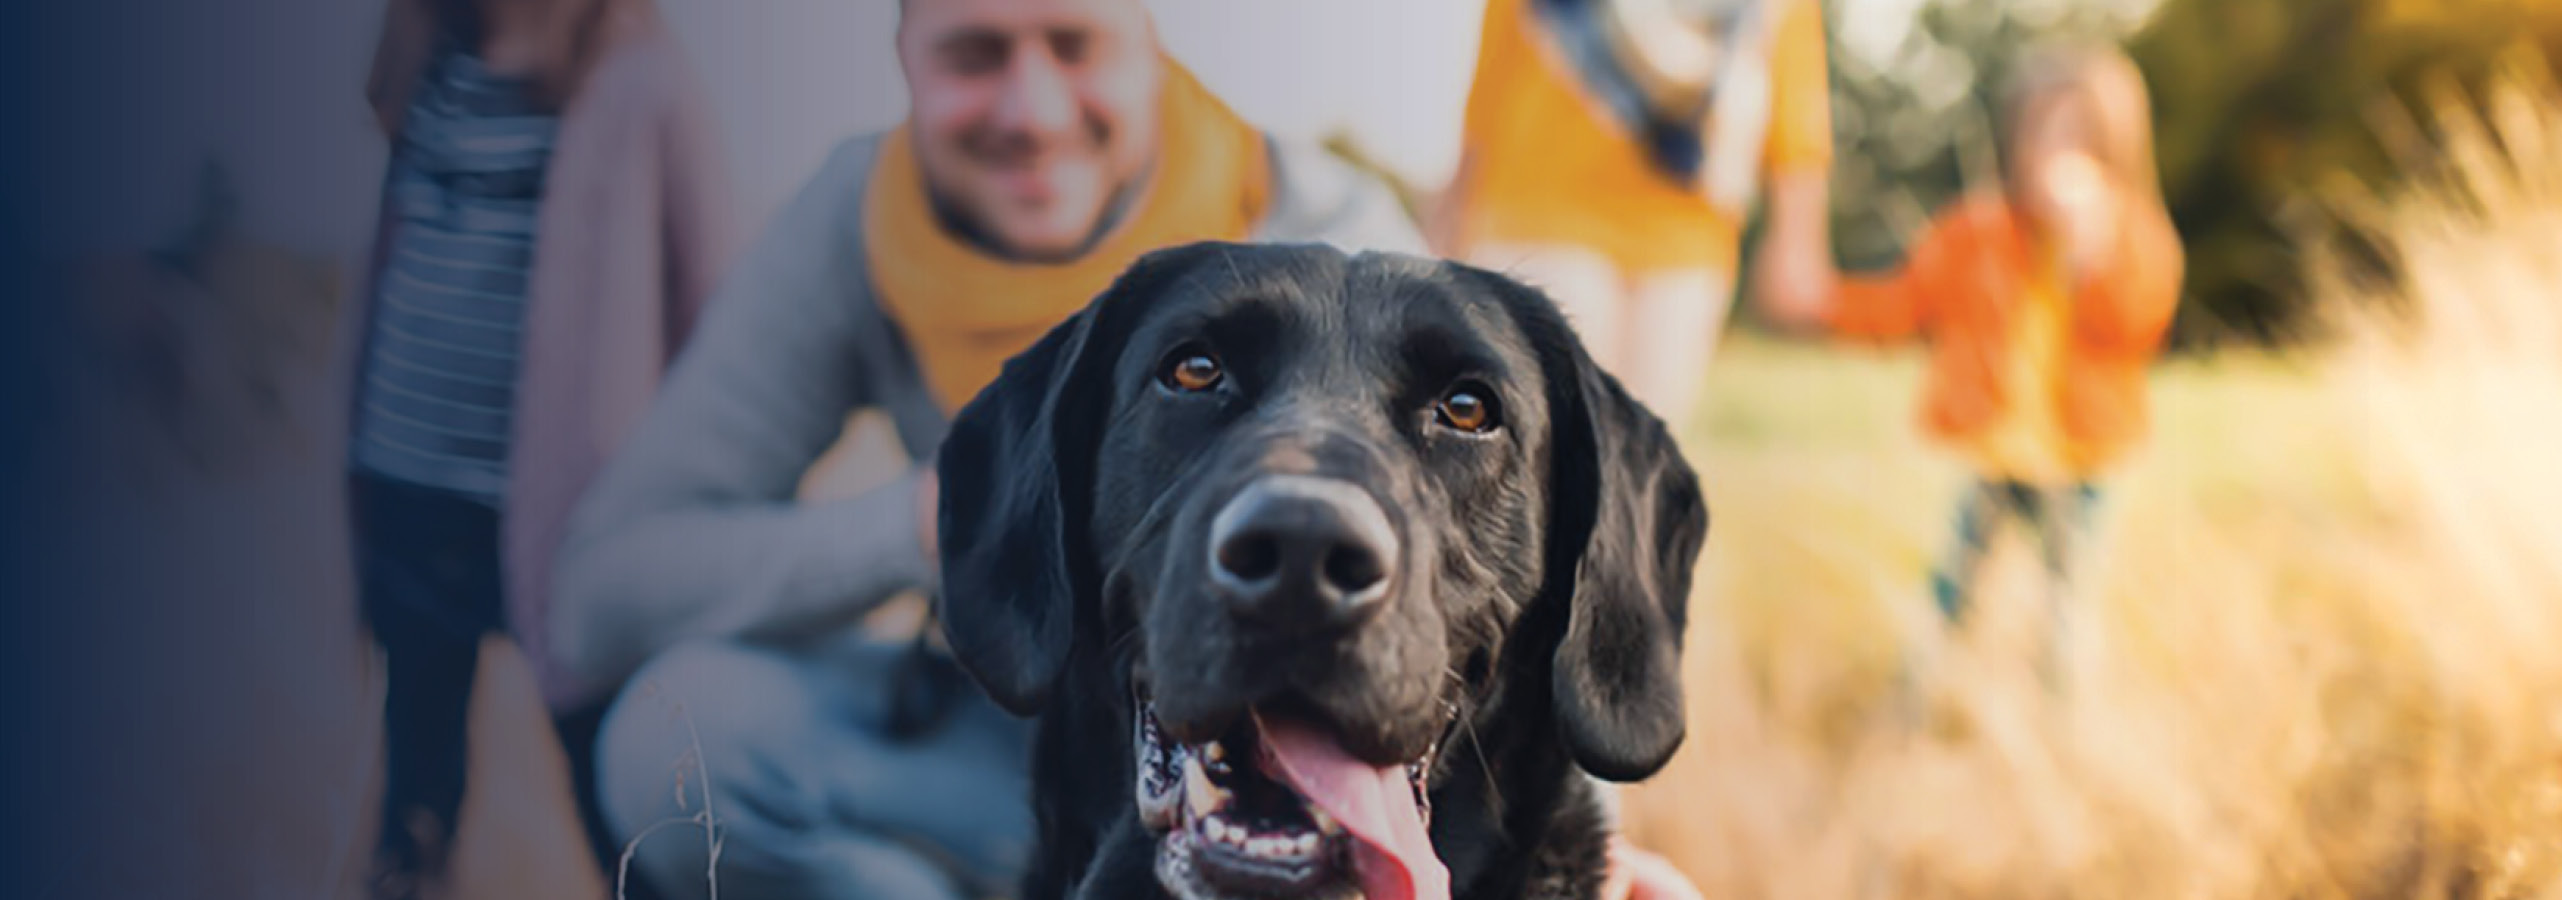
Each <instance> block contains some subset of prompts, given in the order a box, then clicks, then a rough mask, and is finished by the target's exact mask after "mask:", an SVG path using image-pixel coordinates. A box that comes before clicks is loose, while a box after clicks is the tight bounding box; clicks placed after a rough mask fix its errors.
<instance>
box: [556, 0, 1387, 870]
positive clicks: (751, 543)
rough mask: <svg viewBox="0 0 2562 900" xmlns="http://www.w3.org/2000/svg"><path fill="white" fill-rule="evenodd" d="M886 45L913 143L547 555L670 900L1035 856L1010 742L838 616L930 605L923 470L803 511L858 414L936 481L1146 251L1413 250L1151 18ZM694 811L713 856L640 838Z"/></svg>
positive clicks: (1137, 12)
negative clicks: (1010, 383)
mask: <svg viewBox="0 0 2562 900" xmlns="http://www.w3.org/2000/svg"><path fill="white" fill-rule="evenodd" d="M897 41H898V53H899V59H900V62H901V65H902V67H903V69H904V71H905V74H906V79H907V85H908V92H909V98H910V100H911V106H910V113H909V117H908V120H907V121H906V122H905V123H904V124H902V125H901V126H899V127H898V128H896V129H895V130H893V131H891V132H889V133H888V134H885V135H878V136H871V137H863V138H857V139H854V140H851V141H848V142H847V143H846V144H844V145H843V146H842V147H840V148H839V149H838V150H837V151H836V152H835V153H834V155H833V156H832V157H831V158H830V159H829V160H828V161H827V162H826V164H825V165H824V166H823V167H822V169H821V170H820V171H819V173H818V174H817V175H816V177H814V178H813V179H812V180H811V181H810V183H809V184H808V185H807V186H806V187H805V188H804V189H803V190H802V192H801V194H800V196H799V197H798V198H797V199H796V200H795V201H794V202H793V203H791V204H790V205H789V207H788V208H787V209H786V210H785V211H784V212H783V213H782V215H781V217H780V219H779V220H778V221H776V222H775V223H773V225H772V226H771V228H770V230H769V232H768V233H767V234H766V235H765V237H764V239H763V240H762V242H761V243H760V244H758V245H757V246H756V247H754V248H753V249H752V250H751V251H750V252H749V253H748V254H747V255H746V256H745V257H744V258H743V259H741V260H740V262H739V264H738V265H737V266H736V268H735V269H733V270H732V272H731V275H730V277H729V279H728V280H727V281H725V282H724V283H723V285H722V286H721V288H720V291H719V293H720V296H719V297H718V299H717V300H716V302H715V303H714V304H712V306H711V309H712V312H711V313H710V315H709V316H707V318H706V319H705V321H704V323H703V325H702V328H701V329H700V331H699V332H698V334H697V335H696V337H695V338H694V342H693V344H692V345H691V347H690V348H689V349H688V350H687V352H686V354H685V355H684V356H683V357H682V358H680V359H679V360H678V362H677V364H676V366H675V367H674V369H673V370H672V371H671V372H670V374H669V376H668V380H667V382H666V386H665V389H664V391H663V393H662V394H661V395H660V397H659V400H658V402H657V405H656V406H655V407H654V408H652V409H651V410H650V411H649V412H648V414H647V415H646V416H645V417H644V418H643V421H642V423H641V425H640V426H639V428H638V430H637V431H636V432H635V433H634V435H633V437H632V439H631V441H630V443H629V444H628V445H627V448H626V450H625V451H624V452H622V453H621V454H620V455H619V456H618V457H617V458H616V459H615V460H614V461H613V462H612V464H610V465H609V466H608V467H607V469H606V471H605V472H604V473H603V475H602V476H600V478H599V480H598V482H597V484H596V487H595V488H594V490H593V491H592V492H591V493H590V494H589V496H588V497H587V499H586V500H585V502H584V503H583V504H582V506H581V507H580V509H579V511H578V513H577V516H576V518H575V519H574V520H573V522H572V525H571V535H570V539H569V541H568V543H567V544H566V546H565V550H564V556H563V557H562V559H561V577H560V581H559V593H558V598H557V601H556V604H555V607H554V609H555V615H554V617H553V626H554V631H553V635H554V637H555V638H556V640H555V644H554V647H553V650H554V652H555V653H557V654H558V656H559V658H560V659H561V660H563V661H564V662H565V663H566V664H567V665H569V666H571V667H572V668H573V669H574V670H576V672H577V674H579V675H581V676H582V677H586V678H590V679H597V680H611V681H627V683H628V685H629V686H628V687H627V688H625V690H624V692H623V694H622V696H621V697H620V698H619V699H618V700H617V701H616V705H615V707H614V709H613V710H612V711H611V712H610V713H609V714H608V716H607V721H606V723H605V726H604V730H603V735H602V737H601V738H600V747H599V750H598V756H599V761H598V766H599V780H600V782H601V793H602V794H603V803H604V805H605V808H606V812H607V816H608V819H609V820H610V822H611V824H612V826H613V827H614V829H615V831H616V832H617V833H618V835H619V836H620V837H622V838H624V839H626V840H631V841H634V842H635V847H636V849H635V851H634V857H633V859H634V863H635V865H634V866H633V868H634V869H635V870H636V871H635V873H634V876H635V877H638V878H645V879H646V880H648V881H649V882H651V883H652V886H654V887H657V888H659V889H660V890H662V891H664V892H667V893H670V894H672V895H674V896H698V895H703V894H706V893H708V888H709V886H710V884H711V883H712V881H713V880H714V879H717V882H718V885H719V893H721V894H722V895H725V896H729V897H746V898H754V897H764V896H793V897H832V898H861V897H883V898H901V900H909V898H935V897H950V898H958V897H963V896H971V897H981V896H988V895H991V894H998V893H1004V892H1007V891H1010V890H1011V889H1012V887H1013V884H1014V881H1015V879H1016V877H1017V875H1018V872H1019V867H1020V866H1021V864H1022V862H1023V860H1024V859H1025V857H1026V855H1027V849H1028V848H1027V844H1028V842H1029V840H1030V837H1031V834H1032V824H1031V821H1030V819H1031V811H1030V808H1029V805H1028V781H1029V779H1028V773H1027V772H1026V771H1025V763H1026V759H1027V756H1028V744H1029V727H1028V725H1027V724H1026V723H1022V722H1019V721H1017V720H1014V719H1012V718H1010V717H1008V716H1007V715H1006V714H1004V713H1003V712H1002V711H1000V710H998V709H997V708H996V707H995V706H994V705H992V704H991V703H990V702H989V701H987V700H986V699H984V698H983V697H982V696H980V694H979V693H978V691H977V690H976V688H975V686H973V685H971V684H969V683H968V682H967V681H966V677H965V676H963V675H961V674H959V673H958V670H957V669H956V668H954V667H952V666H951V665H950V664H949V663H948V661H946V660H945V658H944V657H942V656H941V655H940V654H939V653H936V652H934V651H932V650H930V649H926V648H928V647H930V646H931V642H930V641H915V642H906V643H895V644H892V643H882V642H880V641H879V640H878V639H876V638H873V637H871V636H870V634H869V633H868V632H867V631H866V630H865V629H864V628H863V627H861V626H860V625H859V624H858V622H859V621H860V620H861V619H862V618H863V617H864V616H865V615H866V614H867V613H869V612H871V611H872V610H873V609H874V608H875V607H877V606H879V605H880V604H881V603H882V602H883V601H885V600H887V599H889V598H890V597H892V596H894V595H897V594H900V593H903V592H907V591H912V590H930V589H932V587H933V585H934V583H935V548H934V528H935V481H934V476H933V473H932V472H931V471H930V470H926V469H924V468H922V467H920V468H919V469H917V470H916V471H914V472H913V473H911V474H909V475H907V476H906V477H904V478H901V479H899V480H897V481H895V482H894V483H892V484H889V485H887V486H885V487H881V488H878V489H876V490H872V491H870V492H869V493H864V494H860V495H858V496H854V497H851V498H849V499H843V500H837V501H828V502H812V503H807V504H799V503H795V502H794V499H793V497H794V491H795V487H796V486H797V485H798V484H799V483H800V481H801V479H802V477H803V476H804V474H805V473H806V472H807V471H808V470H809V468H810V467H811V464H812V462H813V461H814V460H817V459H819V458H820V456H821V454H822V453H823V452H824V451H826V450H827V449H828V447H829V446H830V444H831V443H832V442H834V441H835V440H836V439H837V437H838V435H839V432H840V430H841V426H842V424H843V423H844V422H845V421H846V419H847V417H848V415H849V413H851V412H853V411H856V410H863V409H875V410H879V411H881V412H884V413H886V414H887V417H888V418H889V419H890V420H891V421H892V422H894V423H895V425H896V427H897V431H898V436H899V440H900V443H901V444H902V445H903V449H904V450H905V452H906V453H907V455H908V457H909V458H910V459H913V460H920V461H923V460H931V459H932V455H933V454H932V451H933V449H934V447H935V445H936V443H937V442H938V441H939V440H940V438H941V436H942V434H943V430H944V428H945V425H946V418H947V417H948V416H949V415H950V414H951V413H953V412H954V411H956V410H957V409H958V408H959V406H960V405H961V404H962V403H964V402H965V401H967V400H968V399H969V398H970V397H971V396H972V395H973V394H974V393H976V392H977V391H978V390H979V388H980V387H982V386H983V385H985V384H986V383H987V382H988V381H990V380H992V379H993V378H994V377H995V375H996V373H997V371H998V368H999V366H1000V365H1001V363H1002V362H1003V361H1004V360H1005V359H1006V358H1007V357H1008V356H1010V355H1012V354H1014V353H1016V352H1018V351H1020V350H1022V349H1024V348H1026V347H1028V346H1030V345H1031V343H1032V342H1033V341H1034V340H1035V339H1037V338H1038V337H1039V336H1040V335H1041V334H1042V333H1043V332H1045V331H1047V330H1048V329H1049V328H1050V327H1052V326H1053V325H1055V324H1057V323H1058V322H1060V321H1063V320H1064V319H1066V317H1067V316H1068V315H1070V314H1071V313H1073V312H1074V311H1075V310H1076V309H1078V308H1080V307H1082V306H1083V305H1084V304H1085V303H1086V302H1087V301H1088V300H1089V299H1091V298H1092V297H1093V296H1094V295H1095V294H1097V293H1099V292H1100V291H1101V290H1102V289H1103V287H1104V286H1105V285H1106V284H1107V283H1108V282H1109V280H1110V279H1111V278H1113V277H1114V276H1115V275H1117V274H1118V273H1119V272H1120V271H1121V270H1122V269H1123V268H1124V267H1126V266H1127V265H1128V264H1129V263H1131V262H1132V261H1134V260H1135V259H1136V258H1137V257H1138V256H1139V255H1140V254H1142V253H1144V252H1146V251H1149V250H1152V249H1155V248H1158V247H1162V246H1167V245H1172V244H1179V243H1186V242H1190V241H1194V240H1202V239H1213V238H1217V239H1232V240H1234V239H1271V240H1289V241H1327V242H1332V243H1336V244H1338V245H1341V246H1345V247H1347V248H1375V249H1394V250H1413V249H1417V248H1418V247H1419V246H1420V243H1421V242H1420V240H1419V238H1418V237H1417V236H1416V235H1415V233H1414V231H1413V229H1412V226H1411V225H1410V224H1409V223H1408V222H1407V221H1406V220H1405V219H1404V218H1403V216H1402V214H1401V212H1400V210H1399V209H1398V208H1397V206H1396V204H1395V202H1394V201H1393V199H1392V197H1391V196H1390V195H1389V194H1388V193H1387V192H1386V191H1385V190H1384V189H1383V188H1382V187H1381V186H1379V185H1377V184H1375V183H1373V182H1369V181H1366V180H1363V179H1361V178H1359V177H1358V176H1356V175H1354V174H1353V173H1352V171H1351V170H1350V169H1348V168H1347V167H1345V166H1343V165H1342V164H1340V163H1338V162H1336V161H1334V160H1332V159H1331V158H1329V157H1327V156H1325V155H1323V154H1322V153H1321V152H1317V151H1313V150H1306V149H1300V148H1296V147H1288V146H1283V145H1281V144H1278V143H1276V142H1274V141H1271V140H1269V139H1267V138H1266V137H1265V136H1263V135H1262V134H1261V133H1259V132H1257V131H1256V130H1255V129H1254V128H1253V127H1251V126H1249V125H1248V124H1246V123H1245V122H1244V121H1243V120H1241V119H1239V118H1238V117H1237V116H1236V115H1235V114H1234V113H1233V112H1231V111H1230V110H1229V109H1228V108H1227V107H1225V106H1224V105H1222V104H1221V103H1220V102H1219V101H1218V100H1217V99H1216V98H1214V97H1212V96H1211V95H1210V93H1209V92H1208V91H1207V90H1205V89H1204V88H1203V87H1202V86H1201V85H1200V84H1199V83H1198V82H1196V81H1195V80H1194V79H1193V78H1192V76H1191V75H1190V74H1188V73H1186V72H1185V71H1184V70H1183V69H1182V68H1181V67H1180V66H1177V65H1175V64H1174V63H1172V62H1171V61H1169V60H1168V59H1167V58H1166V57H1165V55H1164V53H1163V51H1162V49H1161V48H1160V46H1159V45H1158V42H1157V38H1156V34H1155V32H1154V29H1153V26H1152V24H1151V23H1150V21H1149V19H1148V15H1147V12H1146V10H1145V8H1144V6H1143V5H1142V3H1141V2H1140V0H935V2H931V3H920V2H910V3H906V4H904V6H903V7H902V14H901V20H900V23H899V28H898V36H897ZM704 818H708V819H709V820H710V821H711V822H712V823H713V824H714V826H715V827H716V829H717V831H716V837H717V839H716V840H715V839H713V838H714V836H711V835H706V834H704V833H703V832H702V831H701V830H699V829H698V828H695V827H677V828H669V829H660V828H659V826H661V825H662V824H666V823H676V824H677V825H679V826H697V825H699V824H700V823H701V822H702V821H703V820H704ZM653 832H655V833H653ZM713 860H717V866H716V867H715V866H714V864H713ZM715 868H716V871H715Z"/></svg>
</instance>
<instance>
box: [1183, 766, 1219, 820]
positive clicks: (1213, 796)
mask: <svg viewBox="0 0 2562 900" xmlns="http://www.w3.org/2000/svg"><path fill="white" fill-rule="evenodd" d="M1227 800H1228V792H1227V791H1225V790H1221V789H1220V788H1219V786H1218V785H1215V784H1211V783H1210V773H1209V772H1207V771H1203V770H1202V768H1201V758H1200V757H1198V756H1195V755H1193V754H1190V753H1186V754H1184V755H1183V802H1184V805H1185V806H1186V807H1187V808H1189V809H1191V810H1192V815H1193V816H1194V817H1196V818H1198V817H1202V816H1207V815H1209V814H1211V813H1213V812H1217V811H1218V809H1219V807H1222V806H1225V805H1227Z"/></svg>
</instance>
